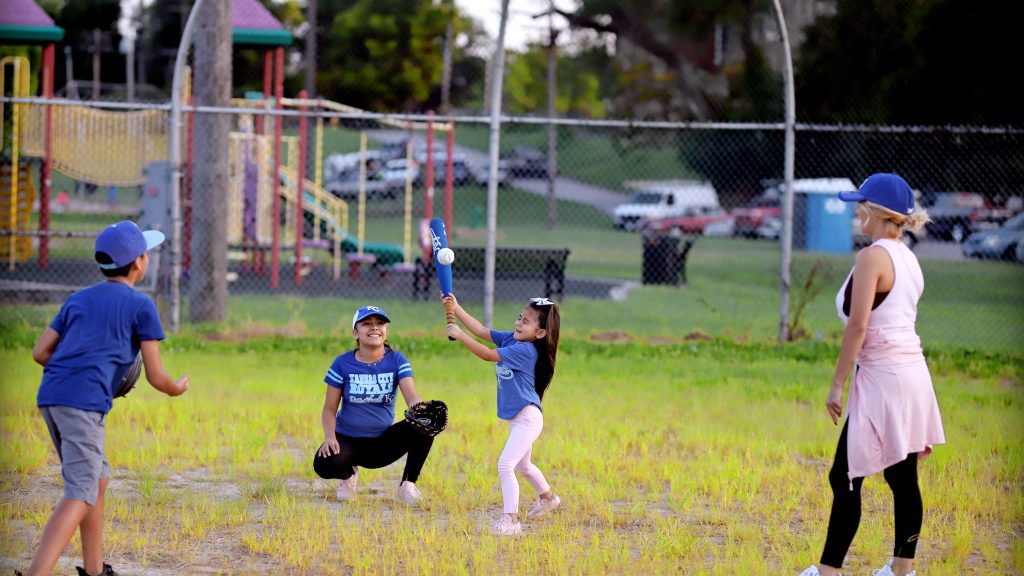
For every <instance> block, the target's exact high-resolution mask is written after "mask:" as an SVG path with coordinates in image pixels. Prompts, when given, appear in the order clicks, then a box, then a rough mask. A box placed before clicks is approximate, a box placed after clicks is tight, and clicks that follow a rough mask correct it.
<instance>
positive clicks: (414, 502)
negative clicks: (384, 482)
mask: <svg viewBox="0 0 1024 576" xmlns="http://www.w3.org/2000/svg"><path fill="white" fill-rule="evenodd" d="M398 501H399V502H401V503H402V504H405V505H406V506H419V505H421V504H423V495H422V494H420V489H419V488H417V487H416V485H415V484H413V483H412V482H409V481H408V480H403V481H402V483H401V484H399V485H398Z"/></svg>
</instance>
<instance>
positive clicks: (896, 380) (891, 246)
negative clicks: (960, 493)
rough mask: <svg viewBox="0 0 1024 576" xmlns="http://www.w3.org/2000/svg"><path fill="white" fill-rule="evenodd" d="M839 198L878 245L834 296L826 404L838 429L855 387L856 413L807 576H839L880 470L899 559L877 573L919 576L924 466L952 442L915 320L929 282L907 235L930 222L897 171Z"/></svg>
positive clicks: (852, 404) (863, 254)
mask: <svg viewBox="0 0 1024 576" xmlns="http://www.w3.org/2000/svg"><path fill="white" fill-rule="evenodd" d="M839 198H840V199H841V200H844V201H847V202H857V215H858V216H859V217H860V223H861V230H862V231H863V232H864V233H866V234H869V235H870V236H871V240H872V244H871V245H870V246H868V247H867V248H865V249H863V250H861V251H860V253H859V254H857V260H856V263H855V264H854V267H853V270H851V271H850V275H849V276H848V277H847V278H846V282H844V283H843V287H842V288H841V289H840V290H839V294H838V295H837V296H836V308H837V311H838V312H839V317H840V318H841V319H842V320H843V322H844V323H845V324H846V330H845V331H844V332H843V344H842V348H841V349H840V351H839V361H838V362H837V363H836V371H835V376H834V377H833V379H832V389H831V390H830V392H829V395H828V399H827V400H826V401H825V407H826V408H827V409H828V413H829V416H831V417H832V422H833V423H834V424H838V423H839V419H840V418H841V417H842V415H843V389H844V388H845V384H846V380H847V377H848V376H850V374H851V373H852V374H853V378H852V379H851V381H850V394H849V398H848V402H849V413H848V416H847V419H846V423H845V424H844V426H843V431H842V433H841V434H840V435H839V445H838V446H837V447H836V456H835V461H834V462H833V464H832V470H831V471H830V472H829V483H830V484H831V485H832V493H833V501H832V513H831V515H830V516H829V522H828V534H827V536H826V539H825V548H824V551H823V552H822V554H821V561H820V562H819V563H818V564H817V565H814V566H811V567H809V568H807V569H806V570H804V571H803V572H802V573H801V576H814V575H817V574H822V575H824V576H832V575H834V574H839V573H840V572H839V569H840V568H841V567H842V565H843V560H844V559H845V557H846V552H847V551H848V550H849V548H850V544H851V543H852V542H853V537H854V535H855V534H856V533H857V526H858V524H859V523H860V488H861V484H862V483H863V481H864V477H866V476H870V475H872V474H876V473H878V472H882V473H883V475H884V476H885V481H886V483H887V484H888V485H889V488H891V489H892V495H893V509H894V515H895V545H894V547H893V558H892V559H891V560H889V561H888V562H887V563H886V564H885V566H883V567H882V568H880V569H878V570H875V571H874V572H873V574H875V576H890V575H896V576H903V575H914V574H916V572H915V571H914V570H913V565H914V554H915V552H916V548H917V542H918V537H919V534H920V531H921V520H922V517H923V505H922V503H921V491H920V488H919V487H918V482H917V463H918V461H919V460H922V459H924V458H925V457H927V456H928V455H929V454H930V453H931V450H932V446H933V445H935V444H943V443H945V441H946V440H945V435H944V433H943V431H942V419H941V417H940V416H939V406H938V403H937V402H936V399H935V390H934V389H933V388H932V379H931V375H930V373H929V372H928V365H927V364H926V363H925V359H924V354H923V353H922V351H921V340H920V338H918V336H917V332H916V330H915V328H914V323H915V322H916V320H917V302H918V300H920V298H921V293H922V292H923V291H924V277H923V276H922V274H921V267H920V265H919V264H918V262H917V258H916V257H915V256H914V253H913V252H911V251H910V249H909V248H907V247H906V246H905V245H904V244H903V243H902V242H900V236H901V235H902V234H903V231H904V230H906V229H910V230H918V229H920V228H921V226H923V225H924V224H925V222H927V221H928V215H927V214H926V213H925V211H924V210H921V209H915V205H914V193H913V191H911V189H910V186H908V185H907V183H906V181H904V180H903V178H900V177H899V176H897V175H895V174H874V175H872V176H870V177H869V178H868V179H867V180H865V181H864V183H863V184H862V185H861V187H860V189H859V190H857V191H853V192H840V193H839Z"/></svg>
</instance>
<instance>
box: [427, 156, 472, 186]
mask: <svg viewBox="0 0 1024 576" xmlns="http://www.w3.org/2000/svg"><path fill="white" fill-rule="evenodd" d="M424 166H425V165H424ZM447 170H448V157H447V156H435V157H434V184H435V185H443V184H444V180H445V172H446V171H447ZM425 178H426V169H425V168H424V169H422V170H420V173H419V176H418V178H417V179H416V182H417V184H422V182H423V180H424V179H425ZM472 179H473V172H472V171H471V170H470V168H469V164H467V163H466V160H465V159H464V158H462V157H461V156H455V157H453V158H452V185H453V186H464V185H466V184H468V183H469V182H470V181H471V180H472Z"/></svg>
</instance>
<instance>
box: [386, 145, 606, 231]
mask: <svg viewBox="0 0 1024 576" xmlns="http://www.w3.org/2000/svg"><path fill="white" fill-rule="evenodd" d="M373 134H374V137H375V138H378V139H380V140H381V141H386V140H394V139H398V138H404V137H406V133H405V132H400V131H397V130H379V131H376V132H374V133H373ZM412 140H413V142H414V143H416V144H423V145H426V141H427V137H426V135H425V134H419V133H417V134H413V136H412ZM436 142H437V140H435V143H436ZM435 145H436V144H435ZM455 153H456V154H458V155H461V156H462V157H463V158H465V159H466V162H468V163H469V164H470V165H471V166H473V167H484V166H487V164H488V160H489V157H488V154H487V152H485V151H481V150H477V149H476V148H469V147H466V146H459V145H456V146H455ZM510 184H511V185H512V186H514V187H516V188H518V189H520V190H526V191H527V192H533V193H534V194H537V195H539V196H546V195H547V193H548V181H547V179H546V178H515V179H512V180H511V181H510ZM555 196H556V197H557V198H558V199H559V200H568V201H570V202H578V203H580V204H588V205H590V206H593V207H595V208H597V209H598V210H601V211H602V212H605V213H606V214H609V215H610V214H611V213H612V212H613V211H614V210H615V207H616V206H618V205H619V204H621V203H622V201H623V200H625V199H626V196H625V195H624V194H623V193H621V192H616V191H615V190H610V189H608V188H601V187H598V186H592V185H590V184H586V183H584V182H580V181H578V180H573V179H571V178H565V177H564V176H559V177H558V178H556V179H555Z"/></svg>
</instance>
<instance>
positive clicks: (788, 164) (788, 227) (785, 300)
mask: <svg viewBox="0 0 1024 576" xmlns="http://www.w3.org/2000/svg"><path fill="white" fill-rule="evenodd" d="M773 4H774V6H775V15H776V16H777V17H778V20H779V33H780V34H781V36H782V49H783V52H784V54H783V60H784V61H785V75H786V78H785V81H786V151H785V158H784V160H783V163H784V166H783V178H784V179H785V181H786V182H785V188H786V191H785V195H784V197H783V200H782V239H781V240H780V241H781V243H782V270H781V277H782V282H781V287H780V289H781V294H780V296H779V342H786V341H787V340H789V288H790V273H791V272H792V270H791V269H792V259H793V165H794V159H795V154H796V152H795V145H796V142H795V140H796V134H795V133H794V126H793V125H794V124H795V123H796V95H795V90H794V89H793V54H792V53H791V52H790V49H789V33H788V32H787V31H786V18H785V16H783V15H782V6H781V5H780V4H779V0H773Z"/></svg>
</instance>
